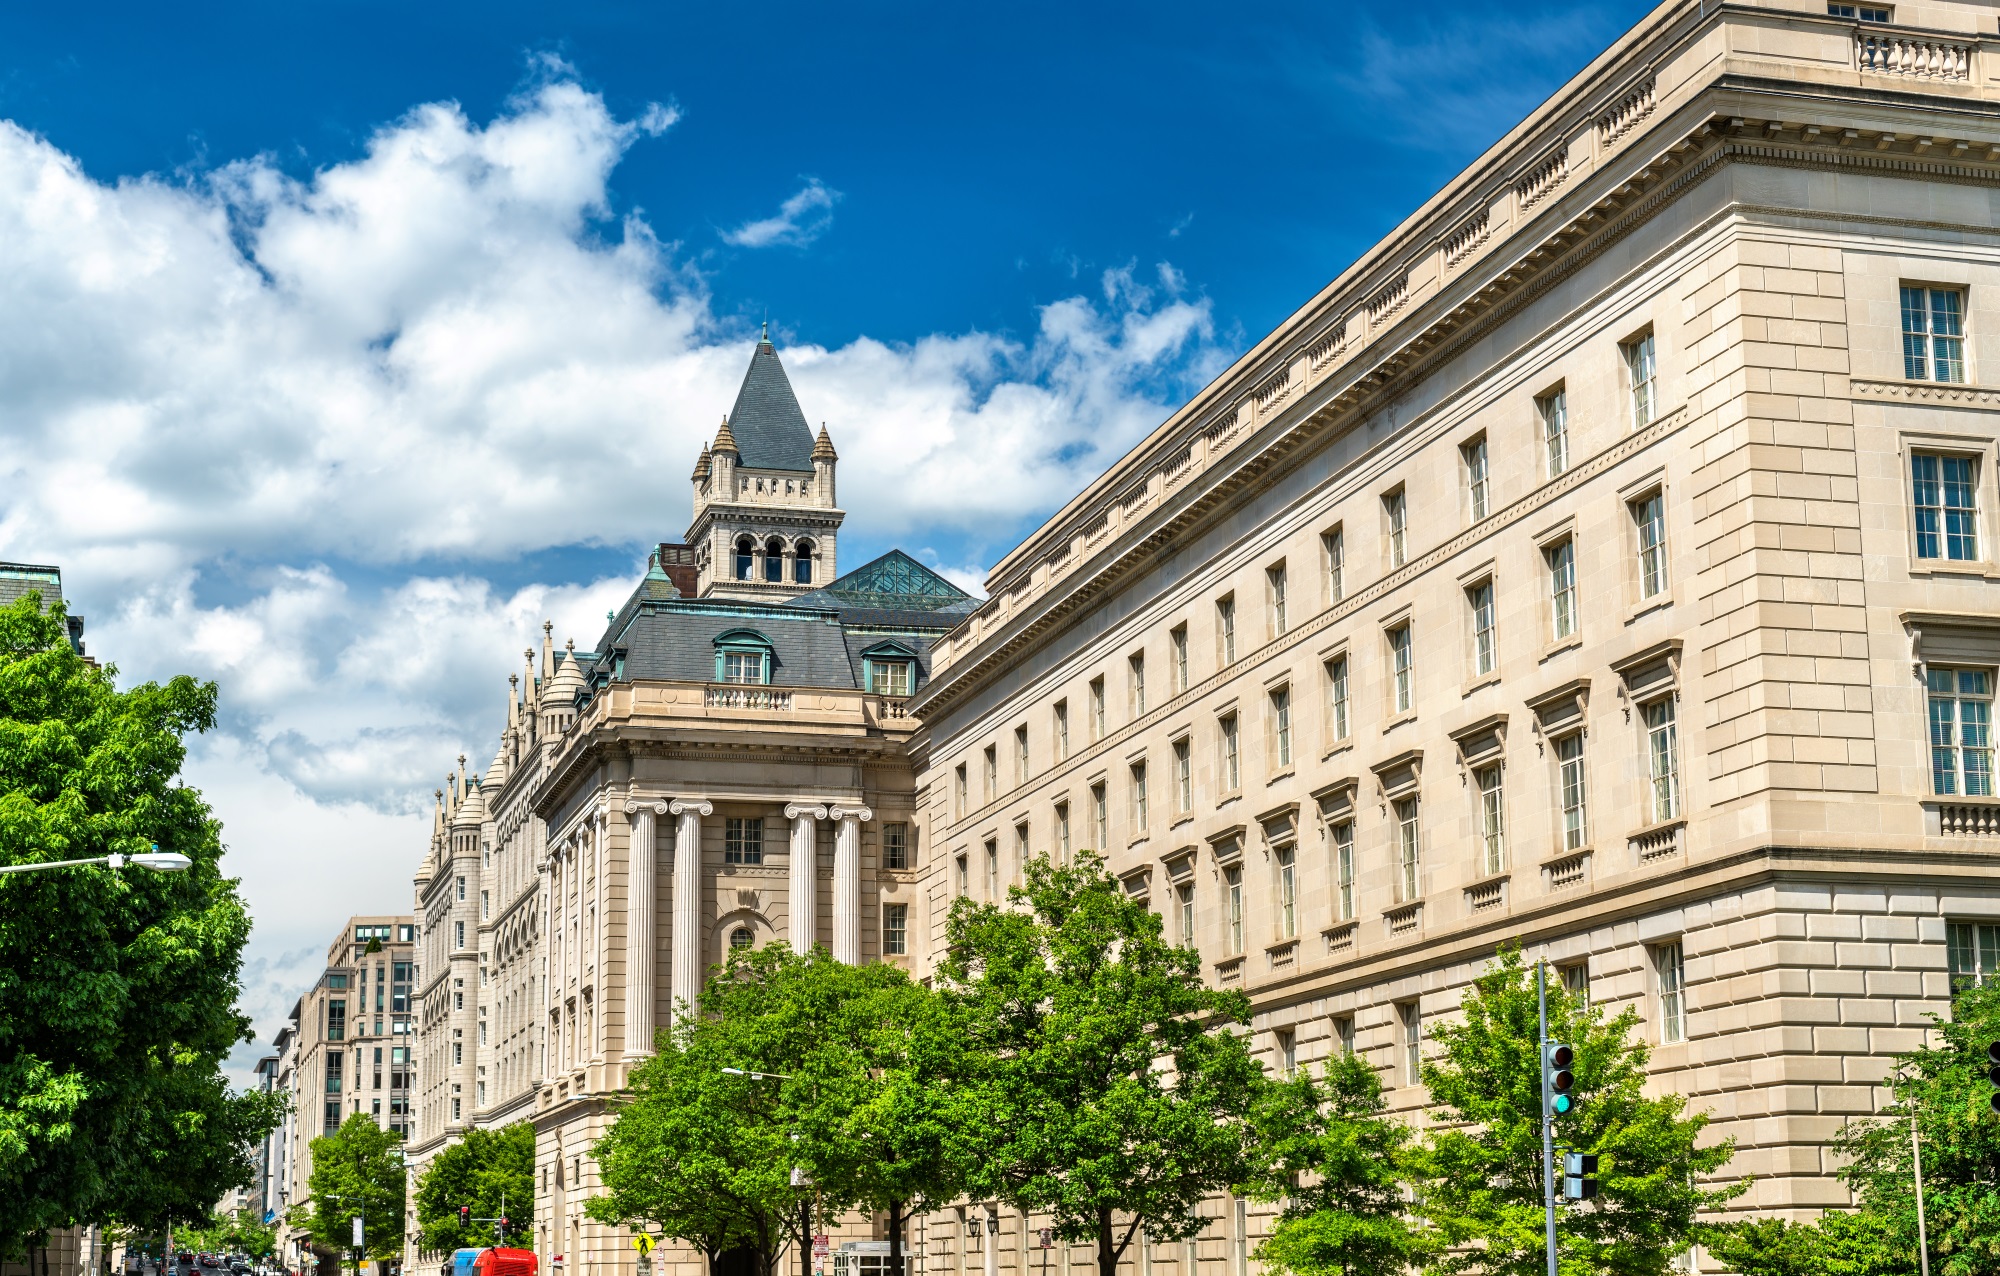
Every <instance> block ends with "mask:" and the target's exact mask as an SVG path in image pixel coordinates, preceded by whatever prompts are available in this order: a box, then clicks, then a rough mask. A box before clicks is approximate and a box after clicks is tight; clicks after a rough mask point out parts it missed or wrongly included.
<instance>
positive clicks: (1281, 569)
mask: <svg viewBox="0 0 2000 1276" xmlns="http://www.w3.org/2000/svg"><path fill="white" fill-rule="evenodd" d="M1264 583H1265V594H1266V596H1267V597H1268V598H1269V600H1270V607H1271V636H1272V637H1274V638H1282V637H1284V634H1285V630H1286V628H1287V627H1288V621H1287V619H1286V614H1285V565H1284V564H1283V563H1279V564H1278V565H1277V566H1276V567H1267V568H1265V569H1264Z"/></svg>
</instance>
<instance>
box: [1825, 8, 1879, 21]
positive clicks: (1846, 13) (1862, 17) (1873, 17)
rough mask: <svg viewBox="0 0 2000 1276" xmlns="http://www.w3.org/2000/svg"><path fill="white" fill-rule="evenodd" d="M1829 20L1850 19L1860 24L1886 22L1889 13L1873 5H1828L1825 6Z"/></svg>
mask: <svg viewBox="0 0 2000 1276" xmlns="http://www.w3.org/2000/svg"><path fill="white" fill-rule="evenodd" d="M1826 13H1827V16H1828V17H1830V18H1850V19H1853V20H1856V21H1860V22H1887V21H1889V11H1888V10H1887V9H1882V8H1877V7H1876V6H1874V5H1867V4H1861V5H1854V4H1829V5H1827V6H1826Z"/></svg>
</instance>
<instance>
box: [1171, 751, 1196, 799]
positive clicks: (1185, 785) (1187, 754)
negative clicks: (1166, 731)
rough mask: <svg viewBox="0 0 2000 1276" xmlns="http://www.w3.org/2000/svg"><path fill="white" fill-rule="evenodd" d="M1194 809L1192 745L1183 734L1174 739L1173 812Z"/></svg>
mask: <svg viewBox="0 0 2000 1276" xmlns="http://www.w3.org/2000/svg"><path fill="white" fill-rule="evenodd" d="M1193 810H1194V746H1193V743H1192V742H1191V741H1190V740H1188V739H1187V737H1185V736H1183V737H1182V738H1180V739H1178V740H1176V741H1174V813H1175V814H1176V815H1186V814H1188V813H1189V812H1190V811H1193Z"/></svg>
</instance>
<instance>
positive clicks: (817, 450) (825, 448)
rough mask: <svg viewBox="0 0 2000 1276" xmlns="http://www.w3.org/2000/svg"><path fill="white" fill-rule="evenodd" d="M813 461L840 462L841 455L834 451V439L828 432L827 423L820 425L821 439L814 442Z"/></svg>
mask: <svg viewBox="0 0 2000 1276" xmlns="http://www.w3.org/2000/svg"><path fill="white" fill-rule="evenodd" d="M812 459H813V460H815V461H838V460H839V459H840V454H839V453H838V452H835V451H834V450H833V439H832V438H831V437H830V436H829V435H828V434H827V432H826V422H824V421H822V422H820V425H819V438H818V439H816V440H815V441H814V442H813V457H812Z"/></svg>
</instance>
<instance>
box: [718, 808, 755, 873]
mask: <svg viewBox="0 0 2000 1276" xmlns="http://www.w3.org/2000/svg"><path fill="white" fill-rule="evenodd" d="M722 862H723V863H725V864H762V863H763V862H764V819H763V817H762V816H757V817H756V818H754V819H747V820H745V819H737V818H735V817H734V816H731V817H729V818H727V819H725V820H723V822H722Z"/></svg>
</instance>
